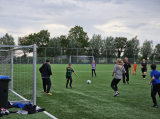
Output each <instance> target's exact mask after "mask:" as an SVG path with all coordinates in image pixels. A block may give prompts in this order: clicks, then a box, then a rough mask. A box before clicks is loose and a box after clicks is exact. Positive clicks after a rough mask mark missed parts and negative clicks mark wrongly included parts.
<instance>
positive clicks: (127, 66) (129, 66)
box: [123, 57, 131, 85]
mask: <svg viewBox="0 0 160 119" xmlns="http://www.w3.org/2000/svg"><path fill="white" fill-rule="evenodd" d="M123 63H124V65H123V66H124V68H125V70H126V73H125V74H123V84H124V85H126V81H127V83H128V84H129V69H130V74H131V64H130V62H128V58H127V57H125V58H124V62H123ZM125 77H126V78H127V79H126V81H125Z"/></svg>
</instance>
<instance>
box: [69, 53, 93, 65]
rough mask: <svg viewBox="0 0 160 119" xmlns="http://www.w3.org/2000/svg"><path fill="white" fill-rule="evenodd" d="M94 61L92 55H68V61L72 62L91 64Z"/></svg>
mask: <svg viewBox="0 0 160 119" xmlns="http://www.w3.org/2000/svg"><path fill="white" fill-rule="evenodd" d="M93 61H94V56H72V55H71V56H70V58H69V63H72V64H91V63H92V62H93Z"/></svg>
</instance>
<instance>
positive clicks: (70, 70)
mask: <svg viewBox="0 0 160 119" xmlns="http://www.w3.org/2000/svg"><path fill="white" fill-rule="evenodd" d="M66 70H67V72H66V79H67V83H66V88H68V83H69V80H70V87H71V88H72V72H73V73H74V74H75V75H76V76H77V74H76V73H75V72H74V70H73V69H72V64H71V63H69V67H67V68H66Z"/></svg>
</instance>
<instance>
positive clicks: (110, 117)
mask: <svg viewBox="0 0 160 119" xmlns="http://www.w3.org/2000/svg"><path fill="white" fill-rule="evenodd" d="M40 66H41V65H37V105H38V106H40V107H41V108H46V111H47V112H49V113H51V114H52V115H54V116H55V117H57V118H59V119H158V118H160V108H156V109H155V108H151V107H150V106H151V105H153V103H152V99H151V96H150V90H151V87H150V86H149V85H148V83H149V81H150V74H149V72H150V71H148V72H147V77H146V80H143V79H142V76H141V75H142V74H141V71H140V66H138V67H137V75H136V76H135V75H130V84H129V85H123V82H122V81H121V82H120V83H119V84H118V89H119V92H120V95H119V97H113V94H114V91H113V90H112V88H111V87H110V84H111V81H112V79H113V77H112V76H111V75H112V71H113V67H114V65H105V64H103V65H102V64H97V69H96V72H97V77H93V78H92V77H91V66H90V65H73V66H72V67H73V69H74V70H75V72H76V73H77V74H78V76H75V75H74V74H73V77H72V78H73V84H72V87H73V88H72V89H70V88H69V89H66V88H65V84H66V79H65V69H66V67H67V65H66V64H63V65H54V64H51V67H52V72H53V75H52V76H51V81H52V87H51V93H52V96H50V95H46V94H44V93H43V89H42V79H41V75H40V73H39V71H38V69H39V67H40ZM157 69H160V65H159V66H158V67H157ZM87 80H91V81H92V83H91V84H87V83H86V81H87ZM157 102H158V104H159V105H160V98H159V97H158V96H157ZM6 117H8V118H9V117H10V118H12V119H14V117H16V119H17V118H24V119H26V118H34V119H48V118H49V117H48V116H47V115H45V114H44V113H38V114H35V115H17V114H10V115H8V116H5V117H3V118H6Z"/></svg>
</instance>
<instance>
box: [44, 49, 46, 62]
mask: <svg viewBox="0 0 160 119" xmlns="http://www.w3.org/2000/svg"><path fill="white" fill-rule="evenodd" d="M44 62H46V48H45V61H44Z"/></svg>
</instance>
